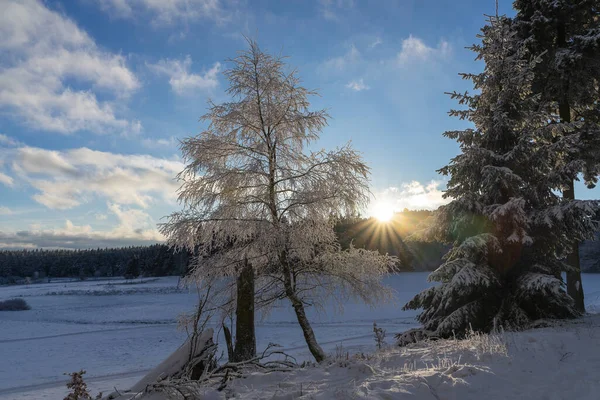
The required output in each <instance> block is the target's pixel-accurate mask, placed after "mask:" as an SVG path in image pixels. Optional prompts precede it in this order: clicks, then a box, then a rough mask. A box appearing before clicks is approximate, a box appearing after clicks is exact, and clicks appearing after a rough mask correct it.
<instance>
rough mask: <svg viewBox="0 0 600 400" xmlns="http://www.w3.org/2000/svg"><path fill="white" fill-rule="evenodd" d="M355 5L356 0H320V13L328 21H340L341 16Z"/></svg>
mask: <svg viewBox="0 0 600 400" xmlns="http://www.w3.org/2000/svg"><path fill="white" fill-rule="evenodd" d="M354 5H355V4H354V0H319V13H320V14H321V16H322V17H323V18H325V19H327V20H330V21H339V20H340V14H341V13H343V12H344V11H345V10H347V9H350V8H353V7H354Z"/></svg>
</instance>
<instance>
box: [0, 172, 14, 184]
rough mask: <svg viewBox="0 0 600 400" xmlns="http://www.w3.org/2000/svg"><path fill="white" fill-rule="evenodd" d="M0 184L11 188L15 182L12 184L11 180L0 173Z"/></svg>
mask: <svg viewBox="0 0 600 400" xmlns="http://www.w3.org/2000/svg"><path fill="white" fill-rule="evenodd" d="M0 183H2V184H4V185H6V186H13V185H14V183H15V182H14V180H13V178H11V177H10V176H8V175H6V174H4V173H2V172H0Z"/></svg>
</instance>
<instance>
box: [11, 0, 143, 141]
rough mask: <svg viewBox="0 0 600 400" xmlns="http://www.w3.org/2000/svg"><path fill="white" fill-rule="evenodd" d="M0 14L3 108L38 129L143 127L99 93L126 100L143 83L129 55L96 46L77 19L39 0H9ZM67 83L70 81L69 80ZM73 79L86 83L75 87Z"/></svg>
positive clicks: (116, 129) (96, 129) (130, 128)
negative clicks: (80, 87) (129, 118)
mask: <svg viewBox="0 0 600 400" xmlns="http://www.w3.org/2000/svg"><path fill="white" fill-rule="evenodd" d="M2 7H3V10H2V13H0V52H2V57H0V109H6V110H9V111H12V112H14V113H15V114H16V116H18V117H19V118H21V119H22V120H23V121H24V122H25V123H26V124H28V125H29V126H32V127H34V128H36V129H40V130H46V131H55V132H60V133H72V132H76V131H80V130H89V131H93V132H96V133H104V132H109V131H110V132H114V131H118V132H128V131H130V130H132V129H133V130H135V129H139V127H137V126H136V124H139V122H137V123H136V122H135V121H134V122H132V121H128V120H126V119H123V118H120V117H119V116H118V115H117V112H116V108H115V106H114V105H113V104H112V103H111V102H110V101H101V100H99V99H98V97H97V96H96V91H101V92H103V93H105V94H112V95H114V96H115V97H117V98H124V97H127V96H128V95H130V94H131V93H132V92H134V91H135V90H136V89H138V88H139V86H140V83H139V81H138V79H137V78H136V76H135V75H134V74H133V72H132V71H131V70H130V69H129V68H128V67H127V65H126V59H125V57H124V56H122V55H120V54H113V53H110V52H106V51H103V50H101V49H100V48H98V46H97V45H96V43H95V42H94V40H93V39H92V38H91V37H90V36H89V35H88V34H87V33H86V32H85V31H83V30H81V29H80V28H79V27H78V26H77V25H76V24H75V23H74V22H73V21H71V20H70V19H69V18H67V17H66V16H64V15H61V14H59V13H58V12H56V11H52V10H50V9H48V8H47V7H45V5H44V4H43V3H42V2H40V1H38V0H24V1H16V0H6V1H5V2H3V5H2ZM67 82H69V83H67ZM71 82H75V83H77V86H82V87H83V88H82V89H73V87H72V86H71V85H70V83H71Z"/></svg>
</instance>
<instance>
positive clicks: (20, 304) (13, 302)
mask: <svg viewBox="0 0 600 400" xmlns="http://www.w3.org/2000/svg"><path fill="white" fill-rule="evenodd" d="M25 310H31V307H29V304H27V302H26V301H25V300H23V299H10V300H4V301H0V311H25Z"/></svg>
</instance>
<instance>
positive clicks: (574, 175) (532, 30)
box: [514, 0, 600, 312]
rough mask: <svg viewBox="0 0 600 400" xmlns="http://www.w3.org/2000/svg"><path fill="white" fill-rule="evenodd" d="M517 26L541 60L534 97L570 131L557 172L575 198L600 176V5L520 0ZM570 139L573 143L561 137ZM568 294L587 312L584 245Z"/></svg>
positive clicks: (583, 0) (594, 0)
mask: <svg viewBox="0 0 600 400" xmlns="http://www.w3.org/2000/svg"><path fill="white" fill-rule="evenodd" d="M514 7H515V9H516V10H517V15H516V18H515V27H516V30H517V31H518V34H519V39H520V40H522V41H523V43H524V45H526V46H527V48H528V49H529V51H530V52H531V53H532V54H533V55H536V56H539V58H540V62H539V63H538V64H537V65H536V66H535V68H534V79H533V86H532V87H533V92H534V93H535V94H539V98H538V100H539V107H540V109H541V110H543V112H544V113H546V115H547V120H548V121H550V123H560V124H562V125H563V127H564V129H562V130H561V131H560V132H558V133H557V138H556V139H555V140H556V141H562V142H563V143H564V146H563V148H561V149H557V151H560V152H561V153H562V155H563V158H564V160H561V161H562V164H561V165H559V166H557V168H556V169H555V173H556V175H558V176H560V178H561V179H559V181H558V182H557V183H558V184H557V186H556V189H558V190H561V191H562V192H563V196H564V198H565V199H568V200H573V199H575V191H574V184H573V183H574V181H575V180H577V179H578V176H579V174H583V178H584V180H585V182H586V184H587V185H588V187H594V186H595V184H596V182H597V179H598V174H599V173H600V104H599V100H600V89H599V85H600V3H598V0H535V1H532V0H516V1H515V2H514ZM562 136H569V138H568V139H564V138H561V137H562ZM569 264H570V265H571V266H573V267H574V269H572V270H571V271H570V272H568V273H567V292H568V293H569V295H570V296H571V297H573V298H574V300H575V305H576V307H577V308H578V309H579V310H580V311H582V312H583V311H585V308H584V295H583V286H582V285H581V272H580V270H579V269H580V261H579V250H578V243H575V244H574V245H573V252H572V253H571V254H570V255H569Z"/></svg>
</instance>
